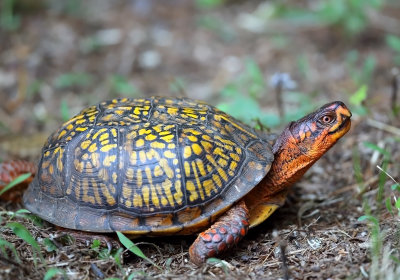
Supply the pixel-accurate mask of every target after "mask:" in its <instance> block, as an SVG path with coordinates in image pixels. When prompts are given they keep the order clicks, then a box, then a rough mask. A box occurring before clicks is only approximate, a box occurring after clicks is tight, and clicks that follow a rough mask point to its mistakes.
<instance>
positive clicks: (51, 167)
mask: <svg viewBox="0 0 400 280" xmlns="http://www.w3.org/2000/svg"><path fill="white" fill-rule="evenodd" d="M49 173H50V174H53V173H54V167H53V165H52V164H50V166H49Z"/></svg>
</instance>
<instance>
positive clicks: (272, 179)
mask: <svg viewBox="0 0 400 280" xmlns="http://www.w3.org/2000/svg"><path fill="white" fill-rule="evenodd" d="M326 117H329V118H330V121H329V122H327V123H324V122H323V120H324V118H326ZM350 117H351V113H350V111H349V110H348V109H347V107H346V106H345V105H344V104H343V103H342V102H333V103H330V104H327V105H325V106H323V107H321V108H320V109H319V110H317V111H316V112H314V113H311V114H310V115H308V116H306V117H304V118H302V119H300V120H298V121H296V122H292V123H291V124H289V125H288V126H287V127H286V128H285V130H284V131H283V132H282V134H281V135H280V136H279V138H278V139H277V140H276V142H275V144H274V146H273V153H274V157H275V158H274V162H273V163H272V166H271V169H270V171H269V172H268V174H267V176H266V177H265V178H264V179H263V180H262V181H261V182H260V183H259V184H258V185H257V186H256V187H255V188H254V189H253V190H252V191H251V192H250V193H249V194H247V195H246V197H245V198H244V200H245V203H246V205H247V207H248V208H249V211H250V216H251V217H254V216H257V214H259V213H258V212H259V211H260V208H259V206H260V205H267V204H269V205H270V204H274V203H276V204H277V205H279V204H282V195H280V193H283V195H284V194H285V193H286V192H287V190H288V189H289V187H290V186H291V185H293V184H294V183H295V182H297V181H298V180H299V179H300V178H301V177H302V176H303V175H304V173H305V172H306V171H307V170H308V169H309V168H310V167H311V166H312V165H313V164H314V163H315V162H316V161H317V160H318V159H319V158H320V157H321V156H322V155H323V154H325V153H326V152H327V151H328V150H329V149H330V148H331V147H332V146H333V145H334V144H335V143H336V142H337V140H339V139H340V138H341V137H342V136H343V135H345V134H346V133H347V131H349V129H350V126H351V122H350ZM325 120H328V119H325ZM278 197H279V198H278ZM275 201H276V202H275ZM279 206H280V205H279Z"/></svg>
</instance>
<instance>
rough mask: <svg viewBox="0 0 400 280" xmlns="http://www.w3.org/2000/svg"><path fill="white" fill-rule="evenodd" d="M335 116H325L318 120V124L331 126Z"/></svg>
mask: <svg viewBox="0 0 400 280" xmlns="http://www.w3.org/2000/svg"><path fill="white" fill-rule="evenodd" d="M335 119H336V116H334V115H332V114H326V115H323V116H322V117H320V118H319V120H318V122H319V123H320V124H323V125H328V124H331V123H333V122H334V121H335Z"/></svg>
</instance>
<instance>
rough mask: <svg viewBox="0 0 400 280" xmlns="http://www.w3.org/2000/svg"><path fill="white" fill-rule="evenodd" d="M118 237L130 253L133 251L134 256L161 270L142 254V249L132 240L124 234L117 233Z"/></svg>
mask: <svg viewBox="0 0 400 280" xmlns="http://www.w3.org/2000/svg"><path fill="white" fill-rule="evenodd" d="M117 235H118V238H119V241H120V242H121V243H122V245H124V246H125V247H126V248H127V249H128V250H129V251H131V252H132V253H133V254H135V255H136V256H138V257H140V258H142V259H144V260H146V261H148V262H149V263H151V264H152V265H154V266H155V267H157V268H158V269H161V267H159V266H158V265H156V264H155V263H154V262H153V261H152V260H150V259H149V258H148V257H146V255H145V254H144V253H143V252H142V250H140V248H139V247H138V246H136V245H135V244H134V243H133V242H132V240H130V239H129V238H128V237H126V236H125V235H124V234H123V233H121V232H119V231H117Z"/></svg>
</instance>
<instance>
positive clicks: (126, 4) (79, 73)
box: [0, 0, 400, 279]
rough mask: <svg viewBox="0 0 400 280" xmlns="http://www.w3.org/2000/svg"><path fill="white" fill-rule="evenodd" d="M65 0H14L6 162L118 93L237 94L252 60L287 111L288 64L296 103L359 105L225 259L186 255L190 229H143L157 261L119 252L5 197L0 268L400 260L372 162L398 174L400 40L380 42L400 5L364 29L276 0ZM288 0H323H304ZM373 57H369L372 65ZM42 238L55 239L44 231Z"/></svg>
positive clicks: (249, 272)
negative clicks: (278, 77)
mask: <svg viewBox="0 0 400 280" xmlns="http://www.w3.org/2000/svg"><path fill="white" fill-rule="evenodd" d="M70 2H71V3H73V4H71V5H67V4H65V3H64V4H62V3H63V1H56V0H53V1H48V2H46V1H35V3H36V4H32V3H31V4H29V1H16V3H17V7H16V14H17V15H19V20H20V23H19V26H18V27H17V28H16V29H15V30H10V29H7V28H3V29H0V42H1V44H0V100H1V104H0V157H1V160H6V159H12V158H26V159H31V160H37V158H38V157H39V155H40V149H41V146H42V144H43V141H44V140H43V139H44V138H45V137H46V136H47V135H49V134H50V133H51V132H52V131H54V130H55V129H56V128H57V127H58V126H59V125H60V124H61V123H63V121H65V120H67V119H68V117H71V116H73V115H74V114H76V113H78V112H79V111H80V110H81V109H82V108H84V107H85V106H87V105H92V104H96V103H98V102H99V101H102V100H106V99H109V98H113V97H121V96H125V97H139V96H151V95H161V96H187V97H191V98H196V99H202V100H205V101H207V102H208V103H210V104H213V105H218V104H221V103H228V104H229V102H231V101H232V100H231V98H234V97H235V96H233V97H232V96H229V95H224V94H221V90H222V89H223V88H224V87H225V86H226V85H228V84H230V83H232V82H233V81H236V80H237V79H238V77H240V76H241V75H242V74H243V71H245V70H246V61H249V60H251V61H254V62H255V63H257V65H258V66H259V68H260V70H261V72H262V74H263V79H264V80H265V83H266V86H265V90H264V91H265V92H263V94H262V96H257V103H258V104H259V106H260V108H261V110H262V111H263V112H271V114H274V115H278V105H277V101H276V95H275V94H274V90H273V89H271V87H270V86H268V81H269V80H270V77H271V76H272V75H273V74H275V73H280V72H281V73H290V75H291V78H292V79H293V80H294V81H295V82H296V89H295V90H292V92H295V93H292V94H290V93H288V94H287V95H283V105H284V107H285V108H286V111H290V110H296V108H297V107H296V106H298V104H299V103H301V102H302V101H303V103H307V102H308V103H309V104H308V105H309V107H311V108H317V107H319V106H320V105H322V104H324V103H326V102H328V101H330V100H342V101H343V102H345V103H346V104H347V105H348V106H349V108H350V109H351V110H353V109H354V110H355V111H354V114H353V118H352V120H353V125H352V129H351V130H350V132H349V133H348V135H346V136H345V137H344V138H343V139H341V140H340V141H339V143H338V144H337V145H336V146H335V147H334V148H332V149H331V150H330V151H329V152H328V153H327V154H326V155H325V156H324V157H323V158H322V159H321V160H319V161H318V162H317V163H316V164H315V165H314V166H313V167H312V168H311V169H310V170H309V171H308V172H307V174H306V175H305V177H304V178H303V179H302V181H301V182H299V183H297V184H296V185H295V186H294V187H293V188H292V191H291V192H290V194H289V196H288V199H287V202H286V204H285V206H284V207H282V208H281V209H279V210H278V211H277V212H276V213H274V214H273V216H272V217H271V218H270V219H268V220H267V221H266V222H264V223H263V224H261V225H260V226H258V227H257V228H254V229H252V230H251V231H250V232H249V234H248V235H247V236H246V238H245V239H244V240H243V241H242V242H241V243H240V244H239V245H238V246H237V247H236V248H235V249H234V250H232V251H231V252H229V253H228V254H226V255H224V256H221V258H220V259H221V260H223V261H215V262H211V263H207V264H205V265H203V266H202V267H196V266H195V265H193V264H192V263H190V261H189V258H188V248H189V246H190V244H191V242H193V240H194V238H195V236H191V237H178V236H177V237H167V238H163V237H160V238H153V239H152V238H142V239H138V240H135V242H136V244H137V245H138V246H139V247H140V248H141V249H142V251H143V252H144V254H145V255H146V256H148V257H149V258H150V259H151V260H152V261H153V262H154V263H155V264H157V265H158V266H159V267H160V268H157V267H156V266H154V265H152V264H150V263H149V262H147V261H145V260H143V259H141V258H139V257H137V256H135V255H133V254H132V253H129V252H124V253H123V263H122V264H119V263H118V261H116V260H115V259H114V258H112V257H111V256H109V255H108V254H106V253H105V250H106V249H105V247H104V246H102V247H101V248H94V249H93V248H91V245H90V244H86V243H85V242H78V241H79V240H78V241H76V242H74V241H71V240H66V239H65V238H62V237H60V235H61V233H60V232H59V231H58V230H57V228H55V227H54V226H53V225H51V224H48V223H46V222H44V221H41V222H40V223H39V224H38V221H37V220H34V219H28V218H26V217H20V216H21V215H20V216H18V215H17V216H12V215H10V212H9V211H17V210H18V209H21V208H23V206H22V205H21V204H20V203H13V202H9V201H1V202H0V214H1V216H0V217H1V219H0V223H1V228H0V237H1V239H3V240H6V241H8V242H10V243H12V244H13V245H14V246H15V248H16V252H17V254H18V256H19V258H20V260H21V261H20V262H18V261H17V260H16V259H15V258H14V257H13V256H14V255H13V252H12V250H10V249H7V250H1V251H0V278H1V279H43V277H44V275H45V274H46V272H48V271H49V270H50V269H51V268H57V269H60V271H63V273H64V274H59V275H57V276H56V277H58V278H59V279H63V278H65V279H105V278H107V277H115V278H119V279H153V278H154V279H187V278H190V279H215V278H221V279H285V278H288V279H289V278H290V279H368V278H371V279H390V277H392V274H390V273H391V271H395V270H396V264H395V262H390V261H388V260H387V259H388V257H389V255H391V256H393V257H396V258H400V255H399V250H398V248H399V240H400V239H399V237H400V235H399V229H398V228H399V224H398V215H397V214H396V213H395V214H394V215H391V214H390V213H389V212H388V211H387V210H386V208H385V205H384V203H380V202H379V199H377V196H379V195H380V194H379V191H378V186H379V182H380V180H382V181H383V183H381V184H384V186H385V188H384V191H383V197H384V198H391V199H392V200H393V202H394V199H395V197H396V194H397V193H396V191H395V190H391V188H390V186H391V185H393V184H394V182H393V181H392V180H390V179H388V178H387V177H385V176H383V177H382V176H381V177H380V174H381V173H380V171H379V169H378V168H377V167H376V166H381V167H382V166H383V161H384V160H386V162H387V166H386V171H387V172H388V173H389V175H391V176H392V177H393V178H394V179H395V180H397V181H399V175H400V168H399V165H398V162H399V159H400V149H399V139H400V133H399V127H400V120H399V116H398V115H397V116H396V115H395V114H393V112H392V108H393V105H394V104H395V103H396V102H398V103H399V104H400V100H396V94H395V93H394V92H395V87H394V86H393V85H394V83H393V81H394V78H393V73H394V71H396V70H395V69H396V68H395V67H396V62H395V55H396V53H395V52H394V51H393V50H392V49H391V48H389V47H388V45H387V43H386V40H385V38H386V36H387V35H388V34H392V35H396V36H400V20H399V19H400V5H399V4H398V3H396V2H395V1H393V2H391V3H388V4H387V5H384V7H383V8H382V10H371V11H369V12H368V13H367V17H368V20H367V23H366V27H365V28H364V29H363V30H362V31H361V32H359V33H353V34H350V33H346V32H345V31H344V30H343V29H342V28H341V27H340V26H331V25H326V24H325V25H324V24H317V23H314V24H297V23H296V22H292V21H290V20H289V19H282V18H279V19H275V18H273V17H272V16H270V14H271V13H272V9H273V8H274V7H275V8H276V6H277V5H278V4H277V1H276V2H275V1H239V0H238V1H233V0H232V1H230V0H227V1H225V4H223V5H220V6H217V7H214V8H204V7H203V8H202V7H200V6H199V4H197V5H196V4H194V1H193V2H192V1H185V0H168V1H155V0H131V1H122V0H118V1H106V0H96V1H94V0H89V1H82V2H84V3H81V2H80V1H70ZM199 2H201V1H199ZM203 2H205V1H203ZM210 2H212V1H210ZM280 2H281V3H283V5H287V6H288V7H293V8H301V7H309V6H312V5H311V4H310V3H309V1H280ZM3 5H4V3H3ZM274 5H275V6H274ZM3 8H4V6H3ZM260 18H261V19H260ZM262 18H267V20H262ZM397 55H399V54H397ZM371 57H373V58H374V62H375V64H374V67H373V69H372V72H371V73H365V72H367V70H368V69H367V70H365V69H366V68H368V65H367V66H366V63H367V61H369V59H370V58H371ZM362 75H366V78H365V77H364V78H365V79H364V80H362V78H360V76H362ZM362 85H367V86H368V91H367V94H368V96H367V98H365V100H363V102H361V103H360V104H357V102H352V101H351V96H352V94H353V93H355V92H356V91H357V90H358V89H359V88H360V86H362ZM245 90H248V88H245ZM294 97H295V98H294ZM304 100H306V101H304ZM307 100H308V101H307ZM309 107H308V108H309ZM251 109H252V108H249V110H251ZM363 110H364V111H363ZM283 125H284V124H281V125H280V126H278V127H274V128H273V130H274V131H277V132H279V131H280V130H281V129H282V127H283ZM366 142H368V143H372V144H374V145H376V146H377V147H380V148H381V149H384V150H385V151H387V154H388V155H386V157H384V154H383V153H381V152H379V149H377V148H376V147H375V148H374V146H371V145H369V144H365V143H366ZM382 178H383V179H382ZM385 182H386V183H385ZM366 214H372V215H374V217H376V218H377V219H378V220H379V223H378V224H379V227H380V234H379V236H380V237H381V239H382V243H383V244H384V247H385V248H386V251H385V250H384V249H383V248H380V250H379V251H378V252H375V254H374V253H373V249H374V247H373V243H372V241H373V235H374V231H373V228H372V227H371V226H370V223H368V222H366V221H359V220H358V219H359V218H360V217H361V216H363V215H366ZM14 221H16V222H19V223H21V224H23V225H24V226H25V227H26V228H27V229H28V230H29V231H30V232H31V234H32V236H33V237H34V238H35V239H36V240H37V241H38V242H39V244H40V246H41V247H40V251H41V253H42V254H43V260H42V261H40V260H38V261H37V264H35V262H36V261H35V259H37V258H36V257H35V254H34V251H33V250H32V248H31V246H29V245H27V244H26V242H25V241H23V240H22V239H21V238H19V237H18V236H16V235H15V234H14V233H13V231H12V230H11V229H10V228H9V227H6V226H5V225H6V224H7V223H9V222H14ZM110 237H111V238H114V237H115V236H113V235H111V236H110ZM47 239H50V240H53V244H55V248H51V246H49V245H48V244H47V245H46V243H45V242H44V240H47ZM0 248H4V247H1V246H0ZM374 258H377V259H374ZM374 271H375V272H376V271H378V272H376V274H374ZM393 273H395V272H393ZM397 273H399V269H397ZM374 275H375V276H376V275H378V276H376V277H375V276H374ZM393 275H395V274H393ZM397 275H400V274H397ZM129 276H130V277H132V278H128V277H129ZM392 279H396V277H395V276H393V278H392Z"/></svg>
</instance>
